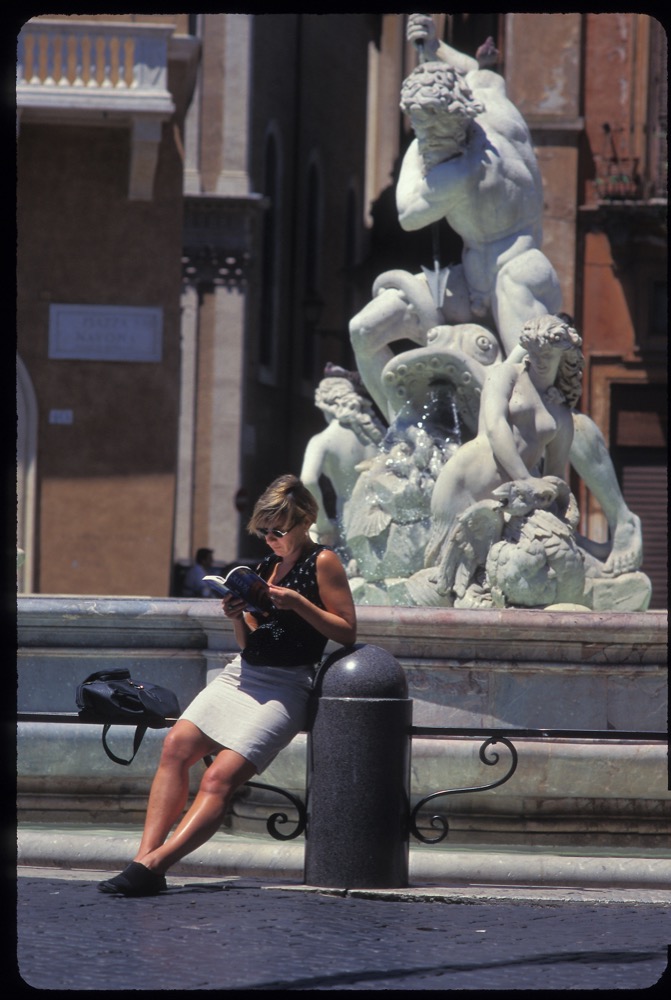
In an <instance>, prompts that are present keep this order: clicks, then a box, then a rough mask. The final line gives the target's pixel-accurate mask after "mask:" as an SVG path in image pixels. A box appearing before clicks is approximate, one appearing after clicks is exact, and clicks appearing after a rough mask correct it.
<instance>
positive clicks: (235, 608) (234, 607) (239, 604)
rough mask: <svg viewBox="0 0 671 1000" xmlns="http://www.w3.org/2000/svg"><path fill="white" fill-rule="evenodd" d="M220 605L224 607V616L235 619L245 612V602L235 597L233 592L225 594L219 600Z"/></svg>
mask: <svg viewBox="0 0 671 1000" xmlns="http://www.w3.org/2000/svg"><path fill="white" fill-rule="evenodd" d="M221 606H222V608H223V609H224V614H225V615H226V617H227V618H231V619H233V621H235V620H236V619H238V620H239V619H241V618H242V616H243V614H244V612H245V607H246V602H245V601H243V600H241V598H239V597H236V596H235V595H234V594H226V597H224V599H223V601H222V602H221Z"/></svg>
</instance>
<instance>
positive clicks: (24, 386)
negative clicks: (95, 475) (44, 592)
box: [16, 355, 37, 594]
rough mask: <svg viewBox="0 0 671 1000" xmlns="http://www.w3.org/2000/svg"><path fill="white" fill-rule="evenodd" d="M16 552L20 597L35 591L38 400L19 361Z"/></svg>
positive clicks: (25, 369)
mask: <svg viewBox="0 0 671 1000" xmlns="http://www.w3.org/2000/svg"><path fill="white" fill-rule="evenodd" d="M16 411H17V440H16V458H17V463H16V496H17V508H16V548H17V586H18V591H19V593H22V594H30V593H32V592H33V588H34V558H35V488H36V487H35V482H36V461H37V399H36V397H35V390H34V389H33V383H32V381H31V379H30V375H29V374H28V369H27V368H26V366H25V364H24V363H23V361H22V360H21V358H20V357H19V356H18V355H17V357H16Z"/></svg>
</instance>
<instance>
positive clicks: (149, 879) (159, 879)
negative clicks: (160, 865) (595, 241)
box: [98, 861, 167, 896]
mask: <svg viewBox="0 0 671 1000" xmlns="http://www.w3.org/2000/svg"><path fill="white" fill-rule="evenodd" d="M166 888H167V885H166V881H165V875H160V874H159V873H158V872H153V871H151V869H149V868H146V867H145V866H144V865H142V864H140V862H139V861H131V863H130V864H129V865H128V867H127V868H124V870H123V871H122V872H121V874H120V875H117V876H116V877H115V878H110V879H106V880H105V881H104V882H99V883H98V891H99V892H107V893H110V894H111V893H114V894H116V895H118V896H157V895H158V894H159V892H163V890H164V889H166Z"/></svg>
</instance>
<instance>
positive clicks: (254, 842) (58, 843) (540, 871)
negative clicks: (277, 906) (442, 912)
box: [18, 827, 671, 898]
mask: <svg viewBox="0 0 671 1000" xmlns="http://www.w3.org/2000/svg"><path fill="white" fill-rule="evenodd" d="M138 840H139V831H137V830H129V829H127V828H122V829H119V830H114V829H110V828H106V829H102V828H86V830H82V829H81V828H77V827H73V828H72V829H71V830H68V829H64V828H62V827H61V828H58V829H56V828H51V827H44V828H38V827H25V828H19V834H18V863H19V864H20V865H25V866H33V867H49V868H50V867H54V868H77V869H84V870H88V869H95V870H103V871H109V870H110V869H121V868H123V867H125V866H126V864H128V861H129V860H130V859H131V858H132V857H133V854H134V853H135V850H136V849H137V844H138ZM303 855H304V842H303V841H296V842H281V841H273V840H270V839H269V841H263V840H261V839H256V838H245V837H242V836H235V837H233V836H230V835H218V836H217V837H215V838H213V839H212V840H211V841H210V842H209V843H208V844H205V845H204V846H203V847H201V848H199V849H198V850H197V851H194V853H193V854H192V855H190V856H189V857H188V858H184V859H183V861H181V862H180V863H179V864H177V865H175V867H174V868H173V869H172V870H171V874H174V875H187V876H220V877H221V876H225V877H228V876H233V875H236V876H241V875H242V876H253V877H256V878H262V879H268V878H288V879H292V880H293V879H301V880H302V878H303ZM409 881H410V883H411V885H414V886H420V885H430V886H439V887H440V886H470V887H473V886H480V887H482V888H483V889H487V890H488V891H491V889H492V888H494V887H499V888H506V889H509V888H510V887H511V886H516V887H534V888H536V889H554V888H563V889H589V888H598V889H624V890H629V891H631V890H668V889H669V887H670V886H671V858H663V857H653V858H650V857H637V856H619V857H618V856H592V857H588V856H584V855H578V854H576V855H569V854H559V853H557V854H552V853H549V852H548V853H544V854H537V853H524V852H523V851H505V852H500V853H495V852H493V851H487V850H485V849H483V850H481V851H476V850H473V851H459V850H454V851H452V850H445V849H444V848H441V849H435V850H434V851H433V852H432V851H431V849H430V848H429V849H414V850H413V849H411V850H410V863H409ZM362 891H363V890H362ZM667 898H671V894H670V895H669V897H667Z"/></svg>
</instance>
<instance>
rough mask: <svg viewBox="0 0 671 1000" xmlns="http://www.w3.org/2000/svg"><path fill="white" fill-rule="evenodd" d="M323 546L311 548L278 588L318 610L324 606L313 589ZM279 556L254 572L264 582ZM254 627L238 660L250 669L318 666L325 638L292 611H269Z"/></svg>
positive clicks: (317, 590)
mask: <svg viewBox="0 0 671 1000" xmlns="http://www.w3.org/2000/svg"><path fill="white" fill-rule="evenodd" d="M325 548H327V546H326V545H315V547H314V549H312V550H311V551H310V552H309V553H308V554H307V555H306V556H304V557H303V558H302V559H299V561H298V562H297V563H296V564H295V565H294V566H292V568H291V569H290V570H289V572H288V573H287V575H286V576H285V577H284V578H283V579H282V580H280V581H279V582H278V584H277V586H278V587H287V588H288V589H290V590H296V591H298V593H299V594H302V595H303V597H306V598H307V599H308V601H310V603H311V604H315V605H316V606H317V607H318V608H323V607H324V605H323V603H322V600H321V598H320V596H319V587H318V585H317V566H316V561H317V556H318V555H319V553H320V552H321V551H323V549H325ZM279 558H280V557H279V556H276V555H269V556H266V558H265V559H263V560H262V562H261V563H260V564H259V565H258V567H257V569H256V572H257V573H258V574H259V576H262V577H263V579H264V580H267V579H268V577H269V576H270V573H271V571H272V568H273V566H274V565H275V563H277V562H279ZM256 619H257V621H258V623H259V624H258V627H257V628H256V629H254V631H253V632H251V633H250V635H249V637H248V639H247V645H246V646H245V648H244V649H243V651H242V658H243V660H246V662H247V663H251V664H253V665H254V666H263V665H265V666H269V667H298V666H301V665H302V664H306V663H318V662H319V660H320V659H321V658H322V655H323V653H324V647H325V646H326V643H327V641H328V640H327V638H326V636H324V635H322V634H321V632H318V631H317V629H316V628H313V626H312V625H309V624H308V623H307V622H306V621H305V619H304V618H301V616H300V615H298V614H296V612H295V611H278V610H275V611H272V612H271V614H270V615H268V616H267V617H263V616H261V615H257V616H256Z"/></svg>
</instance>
